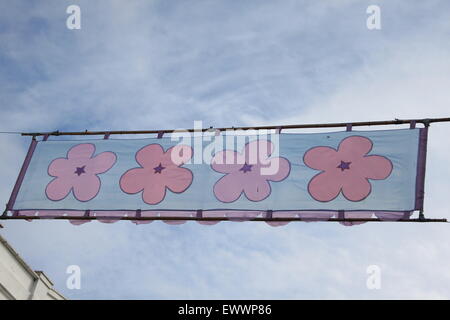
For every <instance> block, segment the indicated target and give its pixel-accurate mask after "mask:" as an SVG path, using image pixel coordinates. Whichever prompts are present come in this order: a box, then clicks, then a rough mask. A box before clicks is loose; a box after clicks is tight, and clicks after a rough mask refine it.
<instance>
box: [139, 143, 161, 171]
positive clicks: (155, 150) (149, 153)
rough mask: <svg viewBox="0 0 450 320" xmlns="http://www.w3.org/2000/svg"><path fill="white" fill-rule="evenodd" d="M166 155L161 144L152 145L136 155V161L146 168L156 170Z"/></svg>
mask: <svg viewBox="0 0 450 320" xmlns="http://www.w3.org/2000/svg"><path fill="white" fill-rule="evenodd" d="M163 155H164V149H163V148H162V147H161V146H160V145H159V144H156V143H154V144H150V145H148V146H145V147H144V148H142V149H141V150H139V151H138V152H137V153H136V161H137V162H138V163H139V164H140V165H141V167H144V168H149V169H151V168H154V167H156V166H158V165H159V163H160V162H161V158H162V157H163Z"/></svg>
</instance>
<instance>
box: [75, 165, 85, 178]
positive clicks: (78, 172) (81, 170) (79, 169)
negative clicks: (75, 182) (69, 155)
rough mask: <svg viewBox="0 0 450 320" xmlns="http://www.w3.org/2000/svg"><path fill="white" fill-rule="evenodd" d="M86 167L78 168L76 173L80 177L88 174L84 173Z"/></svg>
mask: <svg viewBox="0 0 450 320" xmlns="http://www.w3.org/2000/svg"><path fill="white" fill-rule="evenodd" d="M85 167H86V166H82V167H77V169H76V170H75V172H74V173H76V174H77V175H78V176H81V174H82V173H86V171H84V168H85Z"/></svg>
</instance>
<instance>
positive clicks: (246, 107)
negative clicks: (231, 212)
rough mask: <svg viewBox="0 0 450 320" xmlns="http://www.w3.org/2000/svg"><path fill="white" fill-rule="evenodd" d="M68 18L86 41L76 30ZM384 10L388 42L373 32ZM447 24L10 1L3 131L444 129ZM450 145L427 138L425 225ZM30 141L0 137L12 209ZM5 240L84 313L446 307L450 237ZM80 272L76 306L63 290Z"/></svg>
mask: <svg viewBox="0 0 450 320" xmlns="http://www.w3.org/2000/svg"><path fill="white" fill-rule="evenodd" d="M71 4H77V5H79V6H80V8H81V30H68V29H67V28H66V19H67V17H68V15H67V14H66V8H67V6H69V5H71ZM372 4H375V5H379V6H380V8H381V19H382V20H381V23H382V29H381V30H372V31H371V30H368V29H367V27H366V19H367V16H368V15H367V14H366V8H367V6H369V5H372ZM449 18H450V4H449V3H448V2H447V1H444V0H442V1H427V2H423V1H408V2H406V1H381V0H378V1H375V0H374V1H356V0H340V1H300V0H296V1H288V0H283V1H239V2H238V1H218V0H216V1H175V0H173V1H126V2H125V1H76V0H72V1H60V0H58V1H56V0H54V1H50V0H46V1H39V2H37V1H1V2H0V70H1V72H0V118H1V119H2V123H1V126H0V131H39V130H43V131H51V130H85V129H90V130H95V129H109V130H114V129H116V130H117V129H160V128H188V127H192V126H193V123H194V121H195V120H202V121H203V123H204V125H205V126H208V127H209V126H218V127H219V126H240V125H246V126H251V125H264V124H292V123H309V122H311V123H317V122H331V121H332V122H335V121H365V120H383V119H393V118H416V117H417V118H424V117H441V116H448V115H449V110H450V95H449V94H448V92H449V89H448V88H449V87H450V77H449V74H450V59H449V55H450V42H449V41H448V39H449V36H450V19H449ZM449 134H450V127H449V126H448V125H446V124H435V125H433V126H432V128H431V131H430V142H429V157H428V168H427V180H426V199H425V206H426V215H427V216H429V217H448V210H447V204H448V195H447V192H448V180H449V179H448V178H449V177H450V169H449V168H448V166H447V165H446V164H447V163H448V162H449V161H450V151H449V149H448V147H447V146H446V144H447V143H448V142H447V140H448V139H447V137H448V136H449ZM28 142H29V141H28V140H27V139H26V138H22V137H20V136H17V135H5V134H0V152H1V154H2V166H1V168H0V178H1V181H2V182H1V184H0V190H1V191H2V192H1V193H0V195H1V197H2V200H3V203H6V202H7V199H8V196H9V193H10V191H11V189H12V186H13V183H14V181H15V178H16V176H17V173H18V171H19V168H20V165H21V163H22V161H23V158H24V156H25V152H26V148H27V144H28ZM2 224H3V225H4V226H5V228H4V229H1V230H0V232H1V234H2V235H3V236H4V237H5V238H6V239H7V240H8V241H9V242H10V243H11V244H12V245H13V246H14V247H15V248H16V249H17V251H18V252H19V253H20V254H21V255H22V256H23V257H24V259H25V260H26V261H27V262H28V263H29V264H30V265H31V266H32V267H33V268H34V269H37V270H44V271H45V272H46V273H47V274H48V275H49V276H50V278H51V279H52V280H53V281H54V282H55V286H56V288H57V289H59V290H60V291H61V292H62V293H63V294H65V295H66V296H67V297H69V298H72V299H90V298H93V299H100V298H113V299H114V298H115V299H118V298H152V299H153V298H157V299H165V298H187V299H201V298H223V299H243V298H255V299H258V298H261V299H262V298H267V299H277V298H285V299H297V298H312V299H320V298H338V299H346V298H363V299H366V298H374V299H381V298H394V299H398V298H413V299H414V298H447V299H448V298H450V289H449V288H450V274H449V273H448V264H449V263H450V244H449V236H448V226H447V225H445V224H403V223H397V224H396V223H383V224H365V225H361V226H355V227H351V228H346V227H343V226H341V225H338V224H331V223H291V224H289V225H287V226H285V227H279V228H272V227H270V226H267V225H265V224H258V223H237V222H233V223H231V222H230V223H220V224H218V225H215V226H211V227H205V226H201V225H198V224H196V223H186V224H184V225H181V226H169V225H166V224H164V223H162V222H154V223H151V224H148V225H141V226H135V225H133V224H131V223H127V222H119V223H115V224H102V223H98V222H93V223H88V224H85V225H82V226H79V227H74V226H72V225H70V224H69V223H67V222H64V221H34V222H32V223H28V222H25V221H24V222H20V221H8V222H4V223H2ZM73 264H76V265H79V266H80V267H81V271H82V288H81V289H80V290H69V289H68V288H66V285H65V283H66V279H67V274H66V273H65V271H66V268H67V266H69V265H73ZM373 264H377V265H379V266H380V268H381V272H382V273H381V275H382V288H381V289H380V290H368V289H367V287H366V279H367V276H368V275H367V273H366V268H367V267H368V266H369V265H373Z"/></svg>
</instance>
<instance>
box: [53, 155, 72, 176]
mask: <svg viewBox="0 0 450 320" xmlns="http://www.w3.org/2000/svg"><path fill="white" fill-rule="evenodd" d="M72 168H73V166H72V165H71V161H68V160H67V159H65V158H58V159H55V160H53V161H52V162H51V163H50V165H49V166H48V174H49V175H50V176H52V177H63V176H68V175H72V174H73V172H71V171H72Z"/></svg>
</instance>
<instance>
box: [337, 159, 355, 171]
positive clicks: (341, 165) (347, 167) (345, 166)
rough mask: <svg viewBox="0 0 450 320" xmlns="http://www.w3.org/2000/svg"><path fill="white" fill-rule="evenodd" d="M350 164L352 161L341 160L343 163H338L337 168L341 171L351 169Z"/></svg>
mask: <svg viewBox="0 0 450 320" xmlns="http://www.w3.org/2000/svg"><path fill="white" fill-rule="evenodd" d="M350 164H351V162H345V161H342V160H341V164H340V165H338V166H337V167H336V168H339V169H341V171H344V170H345V169H348V170H350Z"/></svg>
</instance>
